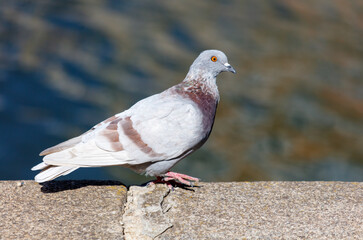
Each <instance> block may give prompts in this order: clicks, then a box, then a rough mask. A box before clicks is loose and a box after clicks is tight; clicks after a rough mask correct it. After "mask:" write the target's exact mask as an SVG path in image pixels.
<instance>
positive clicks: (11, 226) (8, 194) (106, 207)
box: [0, 181, 127, 239]
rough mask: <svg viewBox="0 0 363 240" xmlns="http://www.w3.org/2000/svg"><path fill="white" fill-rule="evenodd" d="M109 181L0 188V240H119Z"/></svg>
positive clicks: (117, 202)
mask: <svg viewBox="0 0 363 240" xmlns="http://www.w3.org/2000/svg"><path fill="white" fill-rule="evenodd" d="M126 193H127V189H126V187H125V186H123V185H122V184H121V183H120V182H115V181H53V182H49V183H46V184H44V185H43V186H41V185H39V184H38V183H35V182H34V181H2V182H0V219H1V221H0V239H122V238H123V228H122V225H121V224H120V220H121V218H122V213H123V212H122V210H121V209H122V207H121V206H123V204H124V202H125V200H126Z"/></svg>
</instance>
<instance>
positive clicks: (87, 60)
mask: <svg viewBox="0 0 363 240" xmlns="http://www.w3.org/2000/svg"><path fill="white" fill-rule="evenodd" d="M362 10H363V4H362V3H361V2H359V1H356V2H354V1H353V2H349V3H348V2H347V3H344V5H343V4H342V3H341V2H340V1H328V0H324V1H323V0H320V1H304V2H291V1H283V0H281V1H277V0H276V1H259V2H256V1H253V0H249V1H229V2H224V1H208V2H200V1H186V2H185V1H183V3H181V2H177V1H168V2H163V1H153V2H143V1H100V2H99V1H79V2H77V3H74V2H68V1H62V2H60V1H59V2H54V1H42V2H38V3H33V2H30V1H14V2H13V1H8V2H2V3H0V131H1V133H2V134H1V135H0V143H1V144H0V162H1V163H2V165H3V168H1V169H0V178H1V179H31V178H33V176H34V175H35V173H34V172H31V171H30V168H31V167H32V166H33V165H35V164H37V163H38V162H39V161H40V160H41V158H40V157H38V153H39V152H40V151H41V150H43V149H44V148H47V147H49V146H52V145H54V144H57V143H59V142H61V141H64V140H66V139H68V138H71V137H74V136H76V135H78V134H81V133H82V132H84V131H87V130H88V129H89V128H90V127H92V126H93V125H94V124H96V123H98V122H99V121H102V120H103V119H105V118H107V117H108V116H111V115H112V114H114V113H117V112H120V111H122V110H124V109H126V108H128V107H129V106H131V105H132V104H133V103H134V102H136V101H137V100H139V99H142V98H144V97H146V96H149V95H151V94H154V93H158V92H160V91H162V90H164V89H166V88H168V87H170V86H172V85H174V84H176V83H178V82H180V81H181V80H182V79H183V78H184V76H185V74H186V72H187V70H188V68H189V65H190V64H191V63H192V61H193V60H194V58H195V57H196V56H197V55H198V54H199V52H201V51H202V50H205V49H210V48H215V49H220V50H222V51H224V52H225V53H226V54H227V56H228V57H229V62H230V63H231V64H232V65H233V66H234V67H235V68H236V70H237V72H238V74H237V75H232V74H230V75H229V74H222V75H220V76H219V78H218V85H219V89H220V94H221V104H220V105H219V109H218V113H217V118H216V123H215V127H214V130H213V132H212V135H211V137H210V139H209V141H208V142H207V144H206V145H205V146H204V147H203V148H202V149H201V150H199V151H198V152H196V153H195V154H193V155H191V156H190V157H188V158H187V159H185V160H183V161H182V162H180V163H179V164H178V165H177V166H176V167H175V168H174V169H173V170H175V171H181V172H183V173H186V174H189V175H193V176H197V177H200V178H202V179H203V180H207V181H232V180H233V181H241V180H341V181H362V180H363V147H362V146H363V137H362V136H363V87H362V85H363V84H362V82H363V68H362V65H363V47H362V46H363V45H362V44H361V42H362V40H363V26H362V24H361V23H362V20H363V19H362V16H363V14H362V13H363V11H362ZM65 178H68V179H85V178H86V179H118V180H121V181H123V182H125V183H127V184H136V183H141V182H145V181H146V180H147V179H146V178H145V177H141V176H139V175H137V174H134V173H132V172H131V171H129V170H125V169H123V168H121V167H112V168H92V169H82V170H77V171H76V172H74V173H72V174H71V175H69V176H66V177H64V179H65Z"/></svg>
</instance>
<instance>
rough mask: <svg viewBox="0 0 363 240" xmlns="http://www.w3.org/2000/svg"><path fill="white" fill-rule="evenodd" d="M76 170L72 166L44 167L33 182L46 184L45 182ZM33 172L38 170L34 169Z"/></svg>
mask: <svg viewBox="0 0 363 240" xmlns="http://www.w3.org/2000/svg"><path fill="white" fill-rule="evenodd" d="M77 169H78V167H73V166H52V165H46V166H45V167H44V170H43V171H41V172H40V173H38V174H37V175H36V176H35V181H36V182H38V183H42V182H47V181H50V180H53V179H55V178H57V177H59V176H64V175H67V174H69V173H71V172H73V171H75V170H77ZM32 170H33V169H32ZM34 170H38V169H34Z"/></svg>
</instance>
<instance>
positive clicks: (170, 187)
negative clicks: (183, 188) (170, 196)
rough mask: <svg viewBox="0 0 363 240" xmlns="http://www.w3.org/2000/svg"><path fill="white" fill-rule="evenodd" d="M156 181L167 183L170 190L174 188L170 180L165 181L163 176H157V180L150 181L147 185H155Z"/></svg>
mask: <svg viewBox="0 0 363 240" xmlns="http://www.w3.org/2000/svg"><path fill="white" fill-rule="evenodd" d="M156 183H165V184H166V185H167V186H168V188H169V189H170V190H174V187H173V185H171V183H170V182H168V181H165V180H164V178H163V177H156V180H154V181H151V182H149V183H148V184H147V186H152V185H155V184H156Z"/></svg>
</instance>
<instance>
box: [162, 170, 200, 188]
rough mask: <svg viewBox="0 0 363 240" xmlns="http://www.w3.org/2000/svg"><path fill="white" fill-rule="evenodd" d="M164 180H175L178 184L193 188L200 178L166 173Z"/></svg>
mask: <svg viewBox="0 0 363 240" xmlns="http://www.w3.org/2000/svg"><path fill="white" fill-rule="evenodd" d="M163 180H164V181H165V182H168V181H171V180H175V181H177V182H180V183H182V184H185V185H188V186H192V185H193V183H194V182H199V179H198V178H195V177H191V176H188V175H185V174H181V173H176V172H167V173H165V175H164V179H163Z"/></svg>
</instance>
